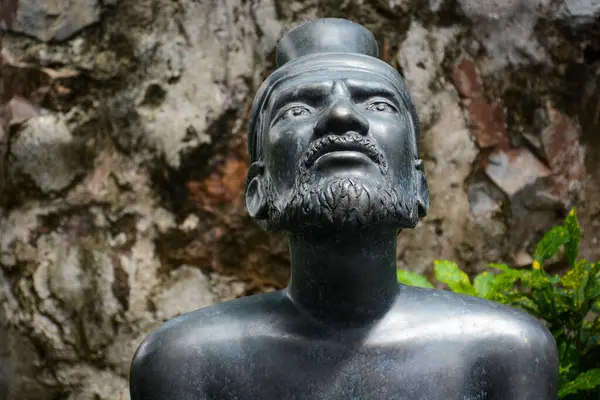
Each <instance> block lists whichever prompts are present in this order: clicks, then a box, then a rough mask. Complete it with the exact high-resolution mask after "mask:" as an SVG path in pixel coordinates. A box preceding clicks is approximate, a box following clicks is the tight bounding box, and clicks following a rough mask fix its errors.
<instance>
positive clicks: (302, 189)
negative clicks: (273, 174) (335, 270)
mask: <svg viewBox="0 0 600 400" xmlns="http://www.w3.org/2000/svg"><path fill="white" fill-rule="evenodd" d="M351 140H352V139H351ZM360 140H361V141H368V140H367V139H366V138H364V137H363V138H361V139H360ZM369 145H370V146H373V142H369ZM317 146H319V143H316V144H315V146H311V148H310V149H309V151H307V152H306V154H307V156H305V157H304V158H303V161H301V162H300V166H299V170H298V174H297V176H296V182H295V184H294V186H293V188H292V192H291V195H290V197H289V200H287V201H283V202H281V201H277V197H278V195H277V193H276V191H275V190H274V187H273V184H272V182H271V180H270V177H268V178H267V188H266V189H267V195H268V200H267V201H268V206H269V227H270V229H271V230H274V231H285V232H290V233H303V232H306V231H310V230H315V229H330V230H332V231H336V230H346V231H347V230H356V229H360V228H362V227H365V226H368V225H374V224H377V223H386V224H391V225H393V226H396V227H397V228H412V227H414V226H415V225H416V224H417V222H418V218H419V217H418V212H417V206H416V203H417V202H416V192H415V187H414V185H413V184H412V182H411V183H408V184H407V185H406V187H400V185H399V184H397V183H395V182H393V180H392V179H391V178H390V176H389V175H388V174H387V163H386V161H385V158H384V157H383V155H382V153H381V152H380V151H378V154H377V156H376V157H374V158H376V159H377V160H378V164H379V166H380V171H381V173H382V177H381V179H377V180H365V179H361V178H359V177H350V178H348V177H342V178H340V177H331V178H328V179H320V180H318V181H315V180H314V179H313V178H314V177H313V175H312V173H311V172H310V169H309V168H307V167H306V158H307V157H308V155H310V154H311V152H314V151H315V150H314V148H315V147H317ZM371 148H372V147H371Z"/></svg>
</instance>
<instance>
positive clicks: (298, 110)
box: [283, 106, 310, 118]
mask: <svg viewBox="0 0 600 400" xmlns="http://www.w3.org/2000/svg"><path fill="white" fill-rule="evenodd" d="M309 114H310V110H309V109H308V108H307V107H304V106H293V107H290V108H288V109H287V110H285V112H284V113H283V118H298V117H303V116H305V115H309Z"/></svg>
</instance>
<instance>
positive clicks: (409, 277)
mask: <svg viewBox="0 0 600 400" xmlns="http://www.w3.org/2000/svg"><path fill="white" fill-rule="evenodd" d="M396 275H397V276H398V282H400V283H403V284H405V285H409V286H418V287H423V288H433V287H434V286H433V285H432V284H431V282H429V280H427V278H426V277H425V276H423V275H421V274H417V273H415V272H410V271H405V270H403V269H399V270H397V271H396Z"/></svg>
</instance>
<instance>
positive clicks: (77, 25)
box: [12, 0, 100, 42]
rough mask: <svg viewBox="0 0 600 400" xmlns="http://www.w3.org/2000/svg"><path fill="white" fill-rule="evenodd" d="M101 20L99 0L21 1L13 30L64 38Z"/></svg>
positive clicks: (54, 38) (46, 38)
mask: <svg viewBox="0 0 600 400" xmlns="http://www.w3.org/2000/svg"><path fill="white" fill-rule="evenodd" d="M98 21H100V3H99V2H98V0H19V4H18V8H17V18H16V20H15V24H14V26H13V27H12V31H14V32H19V33H23V34H25V35H29V36H33V37H34V38H37V39H39V40H42V41H44V42H48V41H51V40H56V41H63V40H66V39H68V38H70V37H72V36H73V35H74V34H76V33H77V32H79V31H81V30H82V29H83V28H86V27H87V26H89V25H92V24H94V23H97V22H98Z"/></svg>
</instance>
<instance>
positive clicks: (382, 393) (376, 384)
mask: <svg viewBox="0 0 600 400" xmlns="http://www.w3.org/2000/svg"><path fill="white" fill-rule="evenodd" d="M233 347H237V348H236V349H234V348H233ZM233 347H230V348H229V351H227V352H226V353H225V354H226V355H227V356H226V357H225V358H223V357H218V359H214V361H213V362H211V363H210V364H211V368H210V369H211V370H212V371H214V372H215V373H210V374H207V378H208V379H210V382H205V384H206V385H205V387H209V388H210V392H211V393H210V396H211V397H210V398H214V399H240V400H241V399H248V400H250V399H263V400H269V399H274V400H275V399H295V400H300V399H311V400H317V399H327V400H334V399H351V400H378V399H381V400H384V399H385V400H396V399H397V400H419V399H428V400H437V399H440V400H442V399H444V400H453V399H457V400H465V399H473V400H474V399H478V400H485V399H486V398H487V393H486V386H487V385H486V379H485V376H484V375H485V373H484V374H483V375H482V374H481V371H474V370H473V368H472V363H471V362H470V361H468V359H466V358H465V357H464V355H463V354H462V352H461V351H460V349H457V348H456V347H455V348H454V349H452V348H449V347H446V346H441V345H439V344H436V345H419V344H413V345H410V346H409V345H403V344H399V343H383V342H381V343H356V342H349V343H344V342H326V341H316V342H315V341H303V340H298V339H295V340H294V339H289V340H286V339H277V340H266V341H265V340H264V339H263V340H258V339H255V340H247V341H246V343H238V344H235V345H234V346H233ZM232 350H234V351H232ZM457 350H458V351H457ZM207 372H208V371H207Z"/></svg>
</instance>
